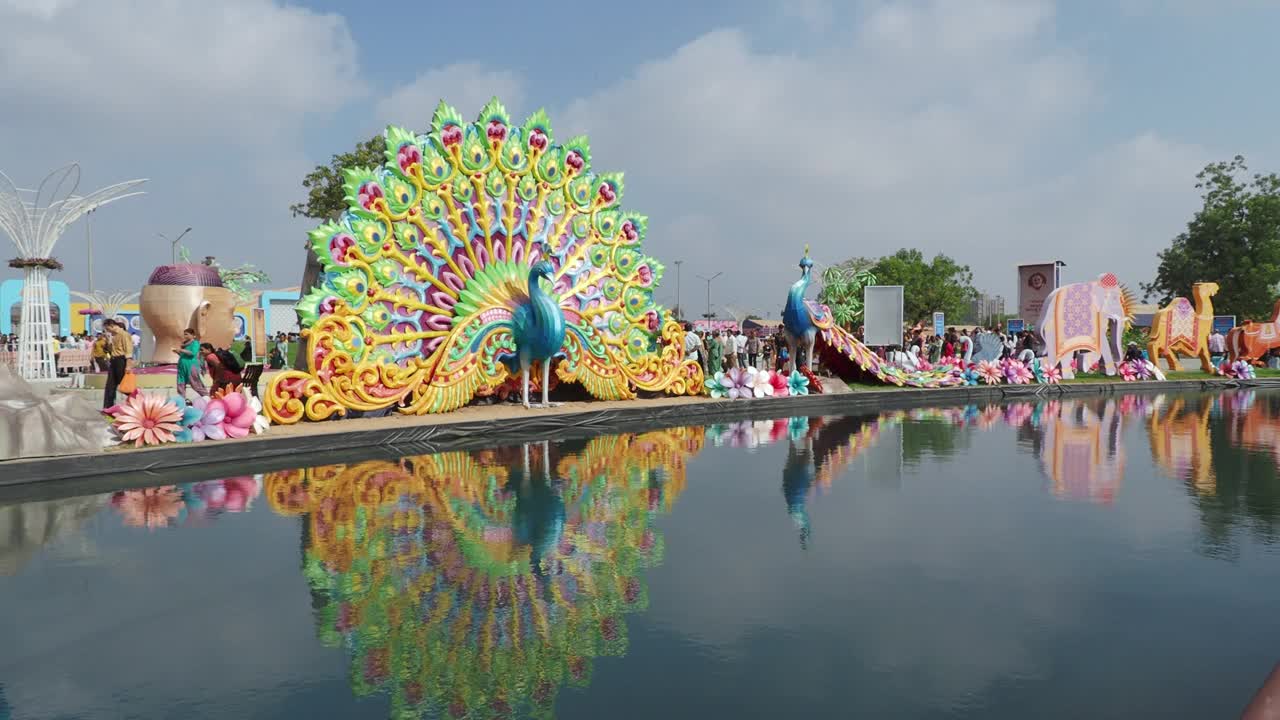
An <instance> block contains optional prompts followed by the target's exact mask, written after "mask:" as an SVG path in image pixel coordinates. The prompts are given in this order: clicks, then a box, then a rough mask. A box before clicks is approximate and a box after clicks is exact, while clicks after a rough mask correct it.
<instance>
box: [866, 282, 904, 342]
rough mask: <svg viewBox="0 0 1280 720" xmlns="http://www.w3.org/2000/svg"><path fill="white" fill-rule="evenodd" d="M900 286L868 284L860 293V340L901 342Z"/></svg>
mask: <svg viewBox="0 0 1280 720" xmlns="http://www.w3.org/2000/svg"><path fill="white" fill-rule="evenodd" d="M902 298H903V295H902V286H901V285H868V286H867V287H866V288H864V289H863V293H862V333H863V339H862V342H864V343H866V344H867V345H870V346H872V347H875V346H879V345H901V344H902Z"/></svg>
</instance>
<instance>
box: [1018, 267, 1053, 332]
mask: <svg viewBox="0 0 1280 720" xmlns="http://www.w3.org/2000/svg"><path fill="white" fill-rule="evenodd" d="M1056 289H1058V263H1057V262H1049V263H1036V264H1034V265H1019V266H1018V318H1019V319H1020V320H1022V322H1024V323H1026V324H1028V325H1034V324H1035V323H1038V322H1040V311H1041V309H1043V308H1044V301H1045V300H1046V299H1047V298H1048V297H1049V293H1051V292H1053V291H1054V290H1056Z"/></svg>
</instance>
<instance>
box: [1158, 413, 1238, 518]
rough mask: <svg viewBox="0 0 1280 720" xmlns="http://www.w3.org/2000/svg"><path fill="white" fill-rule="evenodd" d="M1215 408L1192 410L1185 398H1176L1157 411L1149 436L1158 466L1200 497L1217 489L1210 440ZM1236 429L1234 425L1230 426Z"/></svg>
mask: <svg viewBox="0 0 1280 720" xmlns="http://www.w3.org/2000/svg"><path fill="white" fill-rule="evenodd" d="M1211 410H1212V406H1211V404H1210V403H1201V404H1200V405H1199V407H1198V408H1189V407H1188V406H1187V401H1186V398H1183V397H1178V396H1174V397H1173V398H1172V399H1169V400H1163V399H1162V401H1161V402H1159V404H1158V405H1157V406H1156V407H1155V408H1154V411H1153V412H1152V413H1151V418H1150V420H1149V423H1148V430H1149V432H1148V433H1147V436H1148V438H1149V439H1150V443H1151V457H1152V459H1153V460H1155V463H1156V466H1158V467H1159V468H1160V469H1161V470H1163V471H1164V472H1165V474H1167V475H1169V476H1170V477H1172V478H1177V479H1179V480H1182V481H1184V482H1187V483H1189V484H1190V485H1191V487H1192V488H1193V489H1194V490H1195V492H1196V493H1197V494H1199V495H1212V494H1213V492H1214V490H1215V488H1217V485H1218V482H1217V478H1216V477H1215V476H1214V472H1213V445H1212V443H1211V441H1210V437H1209V420H1210V416H1211ZM1228 427H1229V428H1234V427H1235V423H1232V424H1230V425H1228Z"/></svg>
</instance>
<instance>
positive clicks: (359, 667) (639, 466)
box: [266, 428, 703, 718]
mask: <svg viewBox="0 0 1280 720" xmlns="http://www.w3.org/2000/svg"><path fill="white" fill-rule="evenodd" d="M702 442H703V439H702V433H701V431H700V430H695V429H688V428H685V429H675V430H662V431H656V432H651V433H644V434H635V435H622V436H615V437H605V438H597V439H595V440H592V441H590V442H589V443H587V444H586V446H585V447H584V448H583V449H582V451H581V452H580V453H577V454H572V455H568V454H566V455H562V456H560V457H559V459H558V461H555V460H553V456H554V454H553V451H552V450H551V449H549V448H548V447H546V446H542V450H541V452H538V451H537V449H536V448H537V447H538V446H534V449H533V452H531V451H530V450H531V448H530V446H525V447H524V448H517V449H511V450H492V451H484V452H477V453H464V452H449V453H442V454H439V455H428V456H421V457H414V458H406V459H404V460H402V461H400V462H398V463H392V462H383V461H371V462H365V463H360V464H358V465H350V466H341V465H339V466H329V467H323V468H315V469H311V470H306V471H289V472H282V473H275V474H272V475H270V476H268V478H267V480H266V484H267V493H268V497H269V498H270V500H271V502H272V505H273V507H274V508H275V509H276V511H277V512H281V513H286V514H299V513H305V514H306V515H307V518H306V521H305V522H306V528H307V530H306V531H305V532H306V534H305V535H304V538H305V545H304V549H303V551H304V564H305V571H306V574H307V579H308V582H309V583H310V585H311V587H312V592H313V598H314V602H315V605H316V619H317V620H316V621H317V632H318V633H319V635H320V639H321V641H322V642H323V643H325V644H326V645H330V646H333V647H339V646H341V647H343V648H345V650H346V652H347V653H348V655H349V659H350V663H351V683H352V687H353V690H354V692H355V693H356V694H357V695H360V696H363V695H368V694H371V693H374V692H378V691H385V692H386V693H388V694H389V695H390V697H391V705H392V715H393V716H395V717H452V718H471V717H490V716H493V715H497V716H499V717H508V716H512V715H520V716H524V715H526V714H528V715H532V716H536V717H543V716H550V714H551V711H552V708H553V707H554V703H555V697H556V693H557V691H558V689H559V688H560V687H561V686H563V685H565V684H573V685H585V684H586V683H587V682H589V679H590V673H591V665H592V661H593V659H594V658H597V657H601V656H608V655H621V654H623V653H624V652H625V651H626V647H627V635H626V630H627V628H626V622H625V619H624V618H625V615H626V614H627V613H631V612H635V611H637V610H641V609H643V608H645V607H646V606H647V603H648V599H647V595H646V591H645V586H644V581H643V571H644V569H645V568H647V567H651V566H653V565H656V564H657V563H659V562H660V561H661V558H662V552H663V544H662V538H661V536H660V535H659V534H658V533H657V531H656V530H654V529H653V527H652V525H651V522H652V519H653V517H654V516H655V515H656V514H658V513H661V512H665V511H667V510H669V509H670V507H671V505H672V503H673V502H674V501H675V498H676V497H677V496H678V495H679V493H680V492H681V491H682V489H683V487H684V481H685V478H684V473H685V462H686V459H687V458H688V457H689V456H691V455H693V454H696V453H697V452H698V451H699V450H700V449H701V447H702Z"/></svg>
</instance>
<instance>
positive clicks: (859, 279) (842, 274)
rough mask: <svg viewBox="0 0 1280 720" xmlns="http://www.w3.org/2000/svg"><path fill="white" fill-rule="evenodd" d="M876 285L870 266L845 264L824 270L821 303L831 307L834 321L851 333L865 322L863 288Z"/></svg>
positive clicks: (848, 262) (861, 263)
mask: <svg viewBox="0 0 1280 720" xmlns="http://www.w3.org/2000/svg"><path fill="white" fill-rule="evenodd" d="M875 284H876V276H875V275H874V274H872V272H871V267H870V264H869V263H863V262H858V261H853V260H850V261H846V262H843V263H841V264H839V265H832V266H830V267H828V268H826V269H824V270H823V271H822V290H821V291H820V292H819V293H818V301H819V302H821V303H823V304H825V305H827V306H829V307H830V308H831V315H832V317H833V319H834V320H835V321H836V322H837V323H838V324H840V325H841V326H843V327H845V328H846V329H849V330H852V329H853V326H854V325H856V324H857V323H858V321H860V320H861V319H862V295H863V289H864V288H866V287H867V286H868V285H875Z"/></svg>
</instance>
